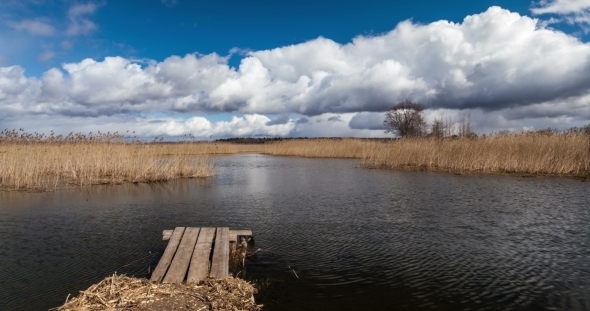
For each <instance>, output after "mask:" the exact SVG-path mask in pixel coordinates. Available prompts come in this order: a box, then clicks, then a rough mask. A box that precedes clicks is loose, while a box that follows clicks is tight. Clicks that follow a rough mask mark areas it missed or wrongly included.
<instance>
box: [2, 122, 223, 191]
mask: <svg viewBox="0 0 590 311" xmlns="http://www.w3.org/2000/svg"><path fill="white" fill-rule="evenodd" d="M7 133H11V134H7ZM15 133H16V132H15V131H12V132H6V131H5V132H2V133H1V134H2V135H0V189H2V190H40V191H47V190H53V189H57V188H61V187H64V186H68V185H77V186H84V185H94V184H119V183H122V182H126V181H128V182H156V181H166V180H171V179H175V178H199V177H206V176H211V175H212V169H213V167H212V163H211V161H210V160H209V159H208V157H207V156H192V155H187V154H171V153H169V152H165V150H163V149H162V148H160V147H159V146H157V145H152V144H142V143H137V142H136V143H130V144H129V143H125V142H123V141H121V140H120V139H119V138H120V136H119V135H117V134H108V135H105V134H97V135H81V134H80V135H79V136H78V137H77V138H76V139H66V138H65V137H57V136H52V135H51V136H49V137H42V136H40V135H39V136H37V137H36V138H35V139H28V138H27V136H23V135H25V134H24V133H23V134H20V135H18V136H16V137H15V135H14V134H15ZM26 135H30V134H26ZM21 136H22V137H21ZM28 137H29V138H30V137H34V135H31V136H28ZM68 137H70V136H68ZM72 137H74V136H71V137H70V138H72Z"/></svg>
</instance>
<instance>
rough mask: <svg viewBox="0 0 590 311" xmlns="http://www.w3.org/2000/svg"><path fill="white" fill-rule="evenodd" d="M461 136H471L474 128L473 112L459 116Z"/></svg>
mask: <svg viewBox="0 0 590 311" xmlns="http://www.w3.org/2000/svg"><path fill="white" fill-rule="evenodd" d="M458 134H459V136H471V135H472V134H473V128H472V124H471V113H463V114H461V117H460V118H459V133H458Z"/></svg>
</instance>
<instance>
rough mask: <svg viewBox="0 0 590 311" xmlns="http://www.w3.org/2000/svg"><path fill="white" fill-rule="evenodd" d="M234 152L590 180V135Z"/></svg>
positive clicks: (319, 142) (326, 142)
mask: <svg viewBox="0 0 590 311" xmlns="http://www.w3.org/2000/svg"><path fill="white" fill-rule="evenodd" d="M233 148H234V149H235V150H239V152H260V153H265V154H272V155H288V156H299V157H322V158H358V159H361V160H362V166H364V167H367V168H379V169H394V170H429V171H442V172H452V173H458V174H469V173H483V174H520V175H535V176H545V175H546V176H570V177H582V178H589V177H590V135H588V134H587V133H579V132H577V133H576V132H552V133H501V134H496V135H490V136H480V137H470V138H467V137H453V138H445V139H435V138H416V139H398V140H392V141H386V140H384V141H378V140H363V139H354V138H348V139H309V140H284V141H279V142H271V143H267V144H261V145H243V146H242V145H234V146H233ZM227 149H228V150H229V149H230V148H227Z"/></svg>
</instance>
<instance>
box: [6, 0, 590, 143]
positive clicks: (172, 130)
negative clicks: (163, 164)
mask: <svg viewBox="0 0 590 311" xmlns="http://www.w3.org/2000/svg"><path fill="white" fill-rule="evenodd" d="M138 4H139V2H137V1H130V0H119V1H114V0H98V1H72V0H2V1H1V2H0V129H4V128H6V129H18V128H24V129H25V130H26V131H28V132H35V131H36V132H43V133H49V132H50V131H55V132H56V133H63V134H67V133H69V132H71V131H74V132H83V133H88V132H91V131H92V132H96V131H98V130H100V131H102V132H107V131H110V132H115V131H119V132H121V133H123V132H126V131H127V130H129V131H136V133H137V134H138V135H140V136H142V137H154V136H159V137H166V139H169V140H174V139H177V138H181V137H184V136H185V135H189V134H190V135H193V136H194V137H197V138H199V139H216V138H227V137H270V136H281V137H325V136H341V137H342V136H346V137H349V136H351V137H382V136H388V135H389V136H391V134H385V133H384V128H383V118H384V112H385V111H386V110H387V109H389V108H391V107H392V106H394V105H395V104H397V103H398V102H400V101H403V100H405V99H410V100H413V101H417V102H420V103H422V104H423V105H424V106H425V107H426V108H427V109H426V111H425V115H426V118H427V120H429V121H432V120H433V119H434V118H437V117H440V116H445V117H448V118H454V119H455V120H458V119H459V118H460V117H461V116H464V115H470V116H471V118H472V122H473V125H474V127H475V130H476V131H478V132H480V133H491V132H498V131H503V130H512V131H522V130H538V129H545V128H555V129H564V128H569V127H573V126H584V125H586V124H588V123H590V43H589V39H590V0H540V1H532V2H531V1H524V0H513V1H491V0H481V1H466V0H463V1H459V0H455V1H425V0H415V1H397V0H390V1H376V0H363V1H356V0H355V1H351V0H340V1H332V0H329V1H321V0H315V1H309V0H300V1H291V2H286V1H267V0H251V1H243V0H242V1H237V0H218V1H212V0H144V1H141V5H138Z"/></svg>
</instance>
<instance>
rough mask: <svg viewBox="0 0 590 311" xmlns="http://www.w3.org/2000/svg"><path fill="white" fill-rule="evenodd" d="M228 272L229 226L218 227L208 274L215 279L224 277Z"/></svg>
mask: <svg viewBox="0 0 590 311" xmlns="http://www.w3.org/2000/svg"><path fill="white" fill-rule="evenodd" d="M228 274H229V228H228V227H219V228H217V231H216V233H215V246H214V248H213V260H212V261H211V272H210V273H209V276H210V277H212V278H215V279H221V278H226V277H227V276H228Z"/></svg>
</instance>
